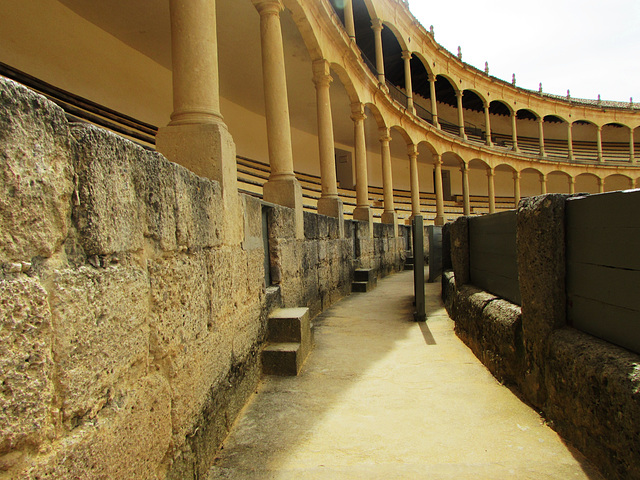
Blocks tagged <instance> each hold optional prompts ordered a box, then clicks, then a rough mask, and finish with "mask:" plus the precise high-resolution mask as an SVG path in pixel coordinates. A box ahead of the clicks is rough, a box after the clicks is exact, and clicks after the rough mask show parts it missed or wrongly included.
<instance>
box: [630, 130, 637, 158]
mask: <svg viewBox="0 0 640 480" xmlns="http://www.w3.org/2000/svg"><path fill="white" fill-rule="evenodd" d="M635 150H636V148H635V144H634V142H633V128H631V127H629V161H630V162H631V163H636V153H635Z"/></svg>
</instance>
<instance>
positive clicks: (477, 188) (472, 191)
mask: <svg viewBox="0 0 640 480" xmlns="http://www.w3.org/2000/svg"><path fill="white" fill-rule="evenodd" d="M467 165H468V167H469V195H471V196H472V197H478V196H480V197H486V198H487V200H484V199H481V202H482V208H483V209H484V212H488V211H489V210H488V205H489V204H488V197H489V182H488V178H487V171H488V170H489V168H490V165H489V164H488V163H487V162H485V161H484V160H482V159H481V158H477V157H476V158H472V159H471V160H469V162H468V164H467Z"/></svg>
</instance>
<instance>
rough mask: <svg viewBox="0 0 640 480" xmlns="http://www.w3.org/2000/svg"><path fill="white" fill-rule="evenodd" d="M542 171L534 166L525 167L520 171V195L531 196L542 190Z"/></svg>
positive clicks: (538, 193)
mask: <svg viewBox="0 0 640 480" xmlns="http://www.w3.org/2000/svg"><path fill="white" fill-rule="evenodd" d="M541 179H542V172H541V171H540V170H538V169H537V168H535V167H527V168H525V169H523V170H521V171H520V195H521V197H522V198H524V197H533V196H535V195H540V193H541V192H542V184H541Z"/></svg>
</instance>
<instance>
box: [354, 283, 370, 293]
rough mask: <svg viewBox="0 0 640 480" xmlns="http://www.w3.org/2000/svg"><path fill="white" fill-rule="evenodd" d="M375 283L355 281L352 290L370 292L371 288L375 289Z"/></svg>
mask: <svg viewBox="0 0 640 480" xmlns="http://www.w3.org/2000/svg"><path fill="white" fill-rule="evenodd" d="M374 287H375V285H373V286H372V285H371V284H370V283H369V282H353V283H351V291H352V292H358V293H362V292H368V291H369V290H373V288H374Z"/></svg>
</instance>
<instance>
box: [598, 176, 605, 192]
mask: <svg viewBox="0 0 640 480" xmlns="http://www.w3.org/2000/svg"><path fill="white" fill-rule="evenodd" d="M598 193H604V179H603V178H600V177H598Z"/></svg>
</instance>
